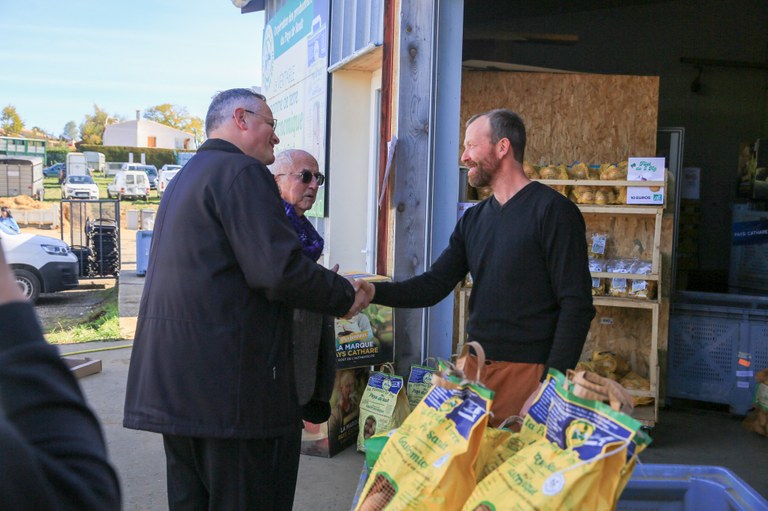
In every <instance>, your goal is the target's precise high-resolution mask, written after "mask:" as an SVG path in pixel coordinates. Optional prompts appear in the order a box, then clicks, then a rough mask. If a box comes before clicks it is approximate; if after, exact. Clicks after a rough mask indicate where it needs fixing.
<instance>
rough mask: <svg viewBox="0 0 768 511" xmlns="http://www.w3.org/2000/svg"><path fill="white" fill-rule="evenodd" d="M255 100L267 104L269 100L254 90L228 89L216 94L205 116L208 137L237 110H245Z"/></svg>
mask: <svg viewBox="0 0 768 511" xmlns="http://www.w3.org/2000/svg"><path fill="white" fill-rule="evenodd" d="M254 99H259V100H261V101H263V102H264V103H266V102H267V98H266V97H265V96H264V95H263V94H259V93H258V92H254V91H253V90H252V89H243V88H240V89H228V90H225V91H221V92H218V93H216V95H215V96H213V100H212V101H211V105H210V106H209V107H208V113H207V114H206V116H205V134H206V136H208V137H210V136H211V132H212V131H213V130H215V129H216V128H218V127H219V126H221V125H222V124H223V123H224V121H226V120H227V119H229V117H230V116H231V115H232V112H233V111H234V110H235V108H238V107H241V108H244V107H246V106H248V102H249V101H252V100H254Z"/></svg>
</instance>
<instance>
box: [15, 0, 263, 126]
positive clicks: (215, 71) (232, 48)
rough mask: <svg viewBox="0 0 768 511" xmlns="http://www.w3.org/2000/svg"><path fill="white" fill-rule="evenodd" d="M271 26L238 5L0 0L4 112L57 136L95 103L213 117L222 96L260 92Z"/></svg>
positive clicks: (120, 112)
mask: <svg viewBox="0 0 768 511" xmlns="http://www.w3.org/2000/svg"><path fill="white" fill-rule="evenodd" d="M263 28H264V13H263V12H260V13H249V14H241V13H240V9H239V8H237V7H235V6H234V5H232V2H231V1H230V0H101V1H96V0H67V1H60V0H23V1H13V0H0V34H2V48H0V109H2V108H4V107H5V106H7V105H9V104H10V105H13V106H15V107H16V111H17V112H18V114H19V116H20V117H21V119H22V120H23V121H24V124H25V127H26V128H32V127H34V126H37V127H40V128H42V129H44V130H46V131H48V132H52V133H54V134H55V135H59V134H61V132H62V131H63V129H64V125H65V124H66V123H67V122H68V121H75V123H76V124H77V125H78V126H79V125H80V123H81V122H83V119H84V117H85V115H86V114H92V113H93V111H94V110H93V105H94V104H96V105H98V106H99V107H100V108H102V109H104V110H106V111H107V112H108V113H109V114H110V115H117V116H122V117H124V118H125V119H127V120H130V119H135V117H136V110H141V111H142V112H143V111H144V110H146V109H147V108H150V107H152V106H155V105H159V104H162V103H171V104H174V105H179V106H183V107H186V108H187V110H188V111H189V113H190V114H192V115H195V116H197V117H200V118H203V119H204V118H205V113H206V110H207V108H208V104H209V103H210V100H211V96H212V95H213V94H214V93H215V92H216V91H219V90H223V89H229V88H232V87H251V86H254V85H258V86H260V85H261V38H262V31H263Z"/></svg>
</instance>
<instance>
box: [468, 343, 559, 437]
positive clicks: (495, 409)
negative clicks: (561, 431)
mask: <svg viewBox="0 0 768 511" xmlns="http://www.w3.org/2000/svg"><path fill="white" fill-rule="evenodd" d="M456 367H458V368H459V369H461V370H462V371H464V374H466V375H467V378H469V379H477V378H476V376H475V375H476V374H477V358H476V357H475V356H474V355H468V356H464V357H459V358H458V360H457V361H456ZM543 372H544V364H525V363H521V362H495V361H492V360H486V361H485V367H483V370H482V372H481V374H480V378H479V379H480V382H481V383H482V384H483V385H485V386H486V387H488V388H489V389H491V390H492V391H493V392H494V393H495V396H494V398H493V403H492V404H491V419H490V421H489V425H491V426H493V427H499V425H500V424H501V423H502V422H504V421H505V420H506V419H507V418H508V417H511V416H513V415H519V414H520V409H521V408H522V407H523V405H524V404H525V401H526V400H527V399H528V398H529V397H530V396H531V394H533V393H534V392H535V391H536V389H537V388H538V387H539V381H540V380H541V375H542V374H543Z"/></svg>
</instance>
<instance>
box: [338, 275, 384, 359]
mask: <svg viewBox="0 0 768 511" xmlns="http://www.w3.org/2000/svg"><path fill="white" fill-rule="evenodd" d="M344 276H345V277H351V278H354V279H363V280H367V281H369V282H377V281H379V282H381V281H388V280H389V279H388V278H387V277H382V276H381V275H372V274H370V273H345V274H344ZM394 333H395V329H394V322H393V319H392V307H385V306H383V305H376V304H371V305H369V306H368V307H366V308H365V309H363V310H362V312H360V314H358V315H357V316H355V317H353V318H352V319H350V320H346V319H341V318H337V319H336V363H337V365H338V367H339V369H348V368H352V367H367V366H373V365H380V364H383V363H385V362H393V361H394V357H395V349H394Z"/></svg>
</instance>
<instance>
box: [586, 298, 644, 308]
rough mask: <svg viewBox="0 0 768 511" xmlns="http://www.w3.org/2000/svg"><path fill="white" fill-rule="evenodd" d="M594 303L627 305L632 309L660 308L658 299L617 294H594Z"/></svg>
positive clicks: (605, 305) (617, 305) (612, 305)
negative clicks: (625, 296) (620, 296)
mask: <svg viewBox="0 0 768 511" xmlns="http://www.w3.org/2000/svg"><path fill="white" fill-rule="evenodd" d="M592 303H593V304H594V305H600V306H603V307H626V308H630V309H650V310H653V309H658V307H659V302H658V299H653V300H639V299H636V298H619V297H616V296H593V297H592Z"/></svg>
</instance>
